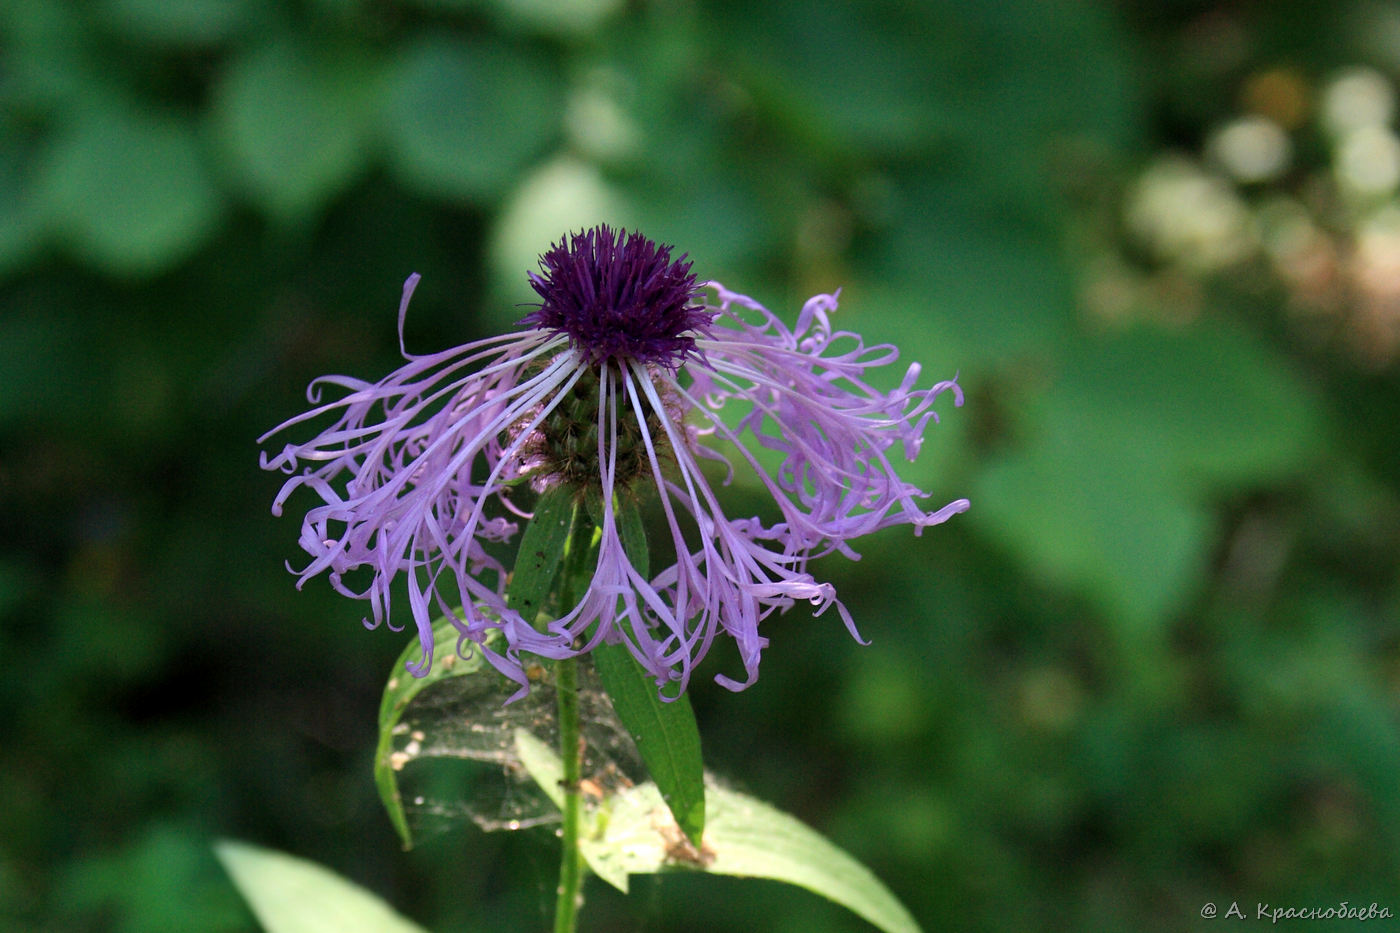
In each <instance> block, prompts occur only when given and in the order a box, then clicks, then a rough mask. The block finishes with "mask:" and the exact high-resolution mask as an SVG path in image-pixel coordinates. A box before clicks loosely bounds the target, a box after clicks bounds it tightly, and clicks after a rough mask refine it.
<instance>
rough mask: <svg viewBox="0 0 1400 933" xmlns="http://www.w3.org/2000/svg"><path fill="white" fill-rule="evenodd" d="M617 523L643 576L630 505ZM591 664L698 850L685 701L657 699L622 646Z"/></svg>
mask: <svg viewBox="0 0 1400 933" xmlns="http://www.w3.org/2000/svg"><path fill="white" fill-rule="evenodd" d="M617 519H618V530H619V531H620V533H621V535H622V543H623V547H624V548H626V550H627V557H628V559H630V560H631V561H632V566H633V567H635V568H636V569H637V572H638V573H640V574H641V575H642V576H647V574H648V567H649V559H648V558H649V555H648V553H647V539H646V531H645V529H644V528H643V526H642V518H641V513H640V511H639V510H638V508H637V506H636V503H634V502H631V501H625V500H624V501H620V503H619V505H618V511H617ZM593 665H594V667H595V668H597V671H598V677H599V679H600V680H602V682H603V689H604V690H606V691H607V693H608V696H609V697H610V698H611V699H612V704H613V709H614V710H616V711H617V717H618V718H619V719H621V720H622V724H623V725H624V726H626V727H627V731H628V732H629V733H630V734H631V736H632V740H633V741H634V742H636V743H637V751H638V752H640V753H641V756H642V763H643V764H645V765H646V767H647V772H648V773H649V774H650V775H651V778H652V780H653V781H655V782H656V786H657V787H658V788H659V789H660V791H661V799H662V800H664V801H666V805H667V806H668V807H670V809H671V814H672V815H673V816H674V817H675V819H676V823H677V824H678V825H679V826H680V828H681V830H682V832H684V833H685V835H686V837H687V838H689V839H690V841H691V842H692V843H694V844H695V845H699V844H700V838H701V835H702V834H703V833H704V831H705V775H704V761H703V760H702V758H701V755H700V729H699V727H698V726H697V725H696V723H695V713H694V712H693V711H692V710H691V708H690V699H689V698H688V697H687V696H686V695H685V694H681V695H680V696H679V697H678V698H676V699H674V700H662V699H661V698H660V696H658V694H657V685H656V680H655V678H653V677H652V676H651V675H650V674H648V673H647V672H646V670H645V669H644V668H643V667H642V666H641V665H640V664H638V663H637V661H636V660H635V659H634V658H633V657H632V654H631V652H629V651H628V650H627V646H626V645H623V644H620V643H619V644H615V645H607V644H603V645H599V646H598V647H597V648H595V649H593Z"/></svg>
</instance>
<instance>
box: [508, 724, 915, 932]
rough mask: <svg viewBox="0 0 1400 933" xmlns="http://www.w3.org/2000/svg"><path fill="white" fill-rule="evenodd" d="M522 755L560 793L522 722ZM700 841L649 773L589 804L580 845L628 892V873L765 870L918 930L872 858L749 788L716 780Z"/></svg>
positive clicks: (754, 874)
mask: <svg viewBox="0 0 1400 933" xmlns="http://www.w3.org/2000/svg"><path fill="white" fill-rule="evenodd" d="M516 747H517V750H518V751H519V754H520V760H521V763H522V764H523V765H524V767H525V768H526V770H528V771H529V772H530V776H531V777H533V778H534V779H535V781H536V782H537V783H539V785H540V786H541V787H542V788H543V789H544V790H545V792H546V793H549V794H551V795H556V796H557V795H558V794H559V790H558V782H559V777H560V774H561V769H560V764H559V756H558V755H557V754H555V752H554V751H553V750H552V749H551V748H549V746H547V745H545V744H544V743H543V742H541V741H539V740H538V739H536V738H535V737H534V736H532V735H530V734H529V733H528V732H526V731H525V730H518V731H517V732H516ZM706 790H707V792H708V800H709V820H708V821H707V822H706V824H705V838H704V841H703V842H702V844H701V845H699V846H696V845H694V844H692V843H691V842H690V840H688V839H687V838H686V837H685V836H684V835H683V834H682V833H681V831H680V828H679V827H678V826H677V825H676V824H675V822H674V821H673V820H671V818H670V813H669V811H668V809H667V807H666V805H665V804H664V803H663V802H662V800H661V794H660V792H659V791H658V790H657V789H656V786H655V785H654V784H651V783H646V784H639V785H637V786H636V787H631V788H628V789H626V790H622V791H620V792H618V793H616V794H614V795H612V796H610V797H608V798H606V799H605V800H604V801H603V802H602V803H600V804H597V805H596V806H594V807H593V808H592V809H591V810H590V811H589V816H590V819H589V820H588V821H587V822H586V823H585V828H584V834H583V838H582V839H581V840H580V843H579V848H580V850H581V851H582V852H583V857H584V858H585V859H586V860H587V861H588V867H589V868H591V869H592V870H593V872H594V874H596V875H597V876H598V877H599V878H602V879H603V880H604V881H606V882H608V883H609V884H611V885H612V886H613V887H615V888H617V889H618V890H620V891H622V892H623V893H624V894H625V893H627V876H628V875H647V874H658V873H661V872H667V871H701V872H706V873H708V874H712V875H733V876H736V877H741V878H768V879H771V880H773V881H782V882H785V883H787V884H793V885H797V886H798V887H801V888H806V889H807V890H808V891H812V892H813V893H815V894H820V895H821V896H822V897H825V898H827V899H828V900H831V901H833V902H835V903H837V904H840V905H841V906H843V907H845V908H847V909H848V910H850V911H852V912H853V913H855V914H857V915H858V916H860V917H862V918H864V919H865V920H867V921H868V922H870V923H871V924H872V925H874V926H876V927H878V928H879V929H881V930H884V931H885V933H920V930H919V925H918V923H916V922H915V920H914V918H913V917H912V916H911V915H910V914H909V911H907V910H906V909H905V908H904V905H903V904H901V903H900V902H899V900H898V899H897V898H895V896H894V895H893V894H891V893H890V891H889V889H888V888H886V887H885V886H884V885H883V884H881V883H880V880H879V879H878V878H876V877H875V876H874V875H873V874H872V873H871V872H870V870H869V869H868V868H866V867H865V866H864V865H862V864H860V863H859V862H857V861H856V860H855V859H853V858H852V857H851V856H850V855H848V854H846V852H844V851H843V850H841V849H839V848H837V847H836V846H835V845H833V844H832V843H831V842H830V841H829V840H827V839H826V838H825V837H824V836H822V835H821V834H819V833H817V832H816V831H815V830H813V829H812V828H811V827H809V826H807V825H805V824H803V823H802V822H800V821H798V820H797V819H795V818H793V817H791V816H789V815H788V814H786V813H783V812H782V811H780V810H777V809H775V808H773V807H771V806H769V805H768V804H766V803H763V802H762V801H760V800H756V799H754V798H753V797H749V796H748V795H746V794H740V793H736V792H735V791H732V790H727V789H725V788H722V787H718V786H716V785H715V784H713V783H711V784H709V785H708V786H707V788H706Z"/></svg>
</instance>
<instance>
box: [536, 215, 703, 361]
mask: <svg viewBox="0 0 1400 933" xmlns="http://www.w3.org/2000/svg"><path fill="white" fill-rule="evenodd" d="M540 269H541V270H542V271H543V275H541V274H539V273H535V272H531V273H530V284H531V286H533V287H534V289H535V291H536V292H537V293H538V294H539V296H540V299H541V301H540V307H539V309H538V310H536V311H533V312H531V313H530V314H528V315H526V316H525V317H524V318H523V319H521V321H520V323H521V324H523V325H526V326H529V327H538V328H541V329H543V330H547V331H551V332H553V333H557V334H565V335H567V336H568V338H569V340H570V342H571V343H572V344H573V347H574V348H575V349H576V350H578V351H579V352H580V353H581V354H582V355H583V356H584V357H585V358H586V359H587V360H588V362H589V363H592V364H598V363H602V362H604V361H609V360H611V361H613V362H618V361H623V360H637V361H640V362H642V363H647V364H653V365H661V366H666V367H667V368H669V369H675V368H676V367H678V366H679V365H680V364H681V363H682V362H683V361H684V360H685V358H686V357H687V356H690V355H692V354H693V353H694V352H695V337H696V335H697V334H700V335H706V336H708V334H709V326H710V322H711V321H712V320H713V318H714V312H713V311H711V310H708V309H707V308H706V307H705V305H704V302H703V300H702V298H701V295H700V288H699V286H698V285H696V282H695V275H694V273H692V272H691V271H690V262H689V260H688V259H687V258H686V256H685V255H684V254H682V256H681V257H680V258H679V259H676V260H675V261H672V259H671V247H669V246H658V245H657V244H655V243H653V242H652V241H651V240H649V239H647V238H646V237H644V236H642V235H641V234H640V233H630V234H629V233H628V232H627V231H626V230H613V229H612V228H611V227H609V226H607V225H602V226H598V227H594V228H593V229H591V230H588V231H585V232H583V233H574V234H570V235H569V236H568V238H567V242H566V240H562V239H561V240H560V241H559V242H558V243H556V244H554V245H553V246H551V247H550V249H549V251H548V252H547V253H545V254H544V255H543V256H541V257H540Z"/></svg>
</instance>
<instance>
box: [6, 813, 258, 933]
mask: <svg viewBox="0 0 1400 933" xmlns="http://www.w3.org/2000/svg"><path fill="white" fill-rule="evenodd" d="M31 886H32V885H31ZM27 893H29V894H31V895H32V894H33V893H34V892H32V891H31V892H27ZM58 893H59V896H60V897H61V899H62V902H63V904H64V906H65V908H66V909H67V910H70V911H73V912H74V913H75V914H77V915H79V916H83V915H86V916H87V917H88V918H89V920H88V923H86V924H83V926H85V927H86V928H89V929H102V930H107V931H110V933H232V931H235V930H241V929H243V928H244V926H245V922H244V920H243V917H242V914H243V910H242V908H241V906H240V905H239V903H238V899H237V897H236V896H234V895H233V893H232V892H231V891H229V890H228V885H227V883H226V882H225V881H224V879H223V877H222V876H221V875H220V873H219V870H218V866H217V865H216V864H215V863H214V860H213V859H212V858H210V857H209V840H208V837H207V836H205V835H203V834H202V833H201V832H200V831H199V830H197V829H195V828H193V827H190V826H186V825H182V824H180V823H177V822H173V821H169V820H161V821H159V822H154V823H151V824H149V825H146V826H142V827H138V828H134V829H133V831H132V833H131V836H130V838H129V839H126V840H124V841H123V842H122V844H121V845H120V847H119V848H117V849H115V850H112V851H106V852H100V853H99V852H86V853H84V854H83V855H82V856H81V857H80V858H78V859H77V860H75V861H74V862H73V863H72V864H71V865H70V867H69V870H68V871H67V872H65V874H64V877H63V878H62V880H61V882H60V884H59V891H58ZM8 906H9V905H8V904H5V905H4V906H3V907H0V916H4V917H5V918H6V919H7V920H8V919H9V918H8V916H7V915H6V913H5V912H4V908H5V907H8ZM52 926H59V927H62V926H63V924H62V923H55V924H52ZM49 927H50V925H49V924H45V928H49ZM7 928H8V924H7ZM35 929H38V927H36V928H35Z"/></svg>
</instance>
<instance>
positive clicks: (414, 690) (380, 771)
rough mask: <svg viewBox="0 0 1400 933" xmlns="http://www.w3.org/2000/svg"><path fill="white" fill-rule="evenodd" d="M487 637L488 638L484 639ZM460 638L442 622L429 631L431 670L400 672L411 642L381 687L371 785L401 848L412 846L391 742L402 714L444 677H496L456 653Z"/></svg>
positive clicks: (412, 651) (476, 658) (412, 653)
mask: <svg viewBox="0 0 1400 933" xmlns="http://www.w3.org/2000/svg"><path fill="white" fill-rule="evenodd" d="M488 637H491V636H488ZM459 638H460V634H459V633H458V631H457V627H456V626H455V625H453V623H452V620H451V619H447V618H443V619H440V620H438V623H437V624H436V625H435V626H434V627H433V668H432V670H430V671H429V672H428V673H427V674H426V675H424V676H422V677H413V676H412V675H410V674H407V673H405V672H404V666H405V665H407V664H408V663H410V662H412V661H414V660H415V659H417V658H418V656H419V654H420V653H421V649H420V647H419V645H418V642H417V641H416V640H415V641H413V643H412V644H410V645H408V646H407V647H406V648H404V650H403V654H401V655H400V656H399V659H398V661H397V662H396V663H395V665H394V671H395V673H394V675H393V676H392V677H390V678H389V682H388V683H387V684H385V685H384V698H383V699H382V700H381V701H380V703H379V747H378V748H377V749H376V750H375V753H374V783H375V786H376V787H378V788H379V799H380V800H382V801H383V802H384V809H385V810H386V811H387V812H388V814H389V821H390V822H391V823H393V824H394V829H395V830H397V831H398V834H399V838H400V839H402V840H403V845H404V848H405V849H407V848H409V847H410V846H411V845H412V844H413V836H412V834H411V833H410V832H409V829H408V820H407V818H406V817H405V815H404V808H403V798H402V796H401V795H400V794H399V782H398V773H399V770H400V769H401V768H402V767H403V763H404V758H403V755H404V754H405V753H404V752H402V751H396V750H395V747H394V738H395V736H397V735H398V734H399V733H400V732H401V731H404V730H406V729H407V726H402V727H401V721H402V719H403V714H404V711H405V710H406V709H408V706H409V704H410V703H412V702H413V699H414V698H415V697H417V696H418V694H420V693H422V692H423V691H424V690H426V689H427V688H429V687H431V686H432V685H434V684H436V683H438V682H439V681H441V680H444V679H445V678H448V677H460V676H463V675H469V674H478V673H480V674H483V675H484V676H490V677H492V678H499V676H500V675H498V674H497V673H496V672H495V671H494V670H493V669H492V668H491V667H490V665H489V664H488V663H487V662H486V660H485V659H484V658H483V657H482V655H481V652H479V651H475V652H472V653H471V654H470V655H469V656H468V657H465V658H464V657H462V656H461V655H459V654H458V653H457V643H458V639H459Z"/></svg>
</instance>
